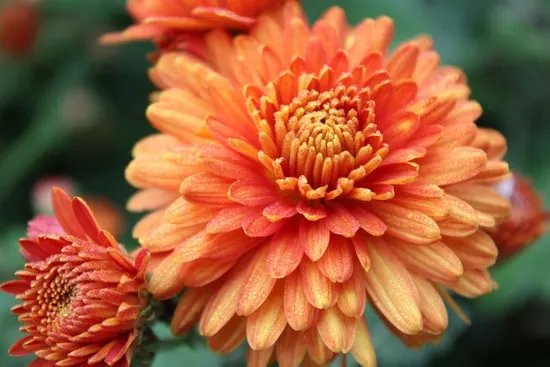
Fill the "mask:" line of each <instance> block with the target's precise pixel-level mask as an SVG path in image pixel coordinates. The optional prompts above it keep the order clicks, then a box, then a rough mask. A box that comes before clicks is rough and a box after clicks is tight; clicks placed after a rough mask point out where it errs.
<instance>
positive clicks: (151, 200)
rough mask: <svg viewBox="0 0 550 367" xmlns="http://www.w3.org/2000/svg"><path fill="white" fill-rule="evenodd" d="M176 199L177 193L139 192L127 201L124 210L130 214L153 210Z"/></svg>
mask: <svg viewBox="0 0 550 367" xmlns="http://www.w3.org/2000/svg"><path fill="white" fill-rule="evenodd" d="M177 197H178V194H177V193H174V192H169V191H164V190H161V189H145V190H140V191H138V192H137V193H135V194H134V195H132V197H131V198H130V200H128V203H127V204H126V208H127V209H128V210H129V211H131V212H141V211H146V210H155V209H158V208H160V207H163V206H165V205H168V204H170V203H171V202H172V201H174V200H176V199H177Z"/></svg>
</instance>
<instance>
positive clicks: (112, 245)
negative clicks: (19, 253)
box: [0, 188, 149, 367]
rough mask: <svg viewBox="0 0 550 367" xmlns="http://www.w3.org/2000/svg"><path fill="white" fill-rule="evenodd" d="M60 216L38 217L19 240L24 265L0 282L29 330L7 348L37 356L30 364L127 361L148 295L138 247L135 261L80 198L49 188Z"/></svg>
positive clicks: (145, 257)
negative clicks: (9, 278)
mask: <svg viewBox="0 0 550 367" xmlns="http://www.w3.org/2000/svg"><path fill="white" fill-rule="evenodd" d="M52 199H53V205H54V210H55V215H56V218H57V221H56V220H55V219H53V218H50V217H44V216H42V217H39V218H37V219H35V220H34V221H32V222H31V223H30V224H29V238H26V239H22V240H20V244H21V247H22V249H23V250H24V254H25V259H26V261H27V263H26V264H25V268H24V269H23V270H21V271H18V272H16V276H17V280H12V281H8V282H6V283H4V284H2V285H0V290H1V291H3V292H7V293H9V294H13V295H15V296H16V297H17V299H18V300H19V301H21V302H22V303H20V304H19V305H17V306H15V307H13V308H12V312H13V313H14V314H16V315H18V316H19V321H20V322H21V323H22V324H23V326H22V327H21V329H20V330H21V331H22V332H24V333H26V334H28V335H27V336H25V337H24V338H22V339H21V340H19V341H18V342H17V343H15V344H14V345H13V346H12V347H11V349H10V351H9V353H10V354H11V355H14V356H22V355H26V354H31V353H34V354H35V355H36V356H37V359H36V360H35V361H34V362H33V363H31V365H32V366H44V367H45V366H51V367H53V366H75V365H78V366H105V365H109V366H117V367H122V366H129V365H130V360H131V357H132V352H133V349H134V345H135V343H136V342H137V340H138V338H139V336H140V333H141V331H142V326H143V321H144V317H145V316H146V313H147V307H148V302H149V297H148V296H147V294H148V293H147V292H146V291H145V283H144V273H145V267H146V266H147V262H148V259H149V255H148V253H147V251H146V250H142V251H141V252H140V253H138V254H137V255H136V258H135V260H133V259H132V258H131V257H130V256H129V255H128V254H127V253H126V251H125V250H124V249H123V248H122V247H121V246H120V245H119V244H118V243H117V242H116V240H115V239H114V238H113V237H112V236H111V234H110V233H109V232H106V231H104V230H101V228H99V226H98V224H97V221H96V220H95V218H94V216H93V214H92V212H91V211H90V209H89V208H88V206H87V205H86V203H85V202H84V201H82V200H81V199H80V198H74V199H72V200H71V199H70V198H69V197H68V196H67V194H65V193H64V192H63V191H61V190H60V189H57V188H56V189H53V190H52Z"/></svg>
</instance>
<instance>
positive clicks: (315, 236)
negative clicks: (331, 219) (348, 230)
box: [298, 219, 330, 261]
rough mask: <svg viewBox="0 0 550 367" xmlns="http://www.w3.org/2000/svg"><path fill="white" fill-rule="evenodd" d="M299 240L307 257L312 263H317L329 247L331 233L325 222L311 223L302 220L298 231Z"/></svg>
mask: <svg viewBox="0 0 550 367" xmlns="http://www.w3.org/2000/svg"><path fill="white" fill-rule="evenodd" d="M298 240H299V242H300V245H301V246H302V248H303V249H304V252H305V254H306V255H307V257H309V258H310V259H311V260H312V261H317V260H319V259H320V258H321V256H323V254H324V253H325V251H326V249H327V247H328V244H329V241H330V231H329V230H328V228H327V226H326V225H325V223H324V222H323V221H317V222H310V221H308V220H306V219H302V220H301V221H300V227H299V230H298Z"/></svg>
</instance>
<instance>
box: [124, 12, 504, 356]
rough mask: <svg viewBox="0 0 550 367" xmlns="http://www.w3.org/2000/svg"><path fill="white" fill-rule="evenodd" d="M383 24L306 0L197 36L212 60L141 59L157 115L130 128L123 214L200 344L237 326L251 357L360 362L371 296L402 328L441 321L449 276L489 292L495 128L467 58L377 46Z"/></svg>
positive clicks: (410, 337) (231, 340) (417, 341)
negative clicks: (458, 64)
mask: <svg viewBox="0 0 550 367" xmlns="http://www.w3.org/2000/svg"><path fill="white" fill-rule="evenodd" d="M392 33H393V24H392V21H391V20H390V19H389V18H387V17H381V18H378V19H375V20H373V19H367V20H365V21H363V22H362V23H360V24H359V25H358V26H357V27H355V28H350V27H348V26H347V24H346V19H345V15H344V13H343V11H342V10H341V9H339V8H332V9H330V10H329V11H328V12H327V13H326V14H325V15H324V16H323V17H322V18H321V20H319V21H318V22H316V23H315V25H313V27H311V28H310V27H309V26H308V24H307V21H306V18H305V16H304V14H303V13H302V10H301V8H300V6H299V4H298V3H296V2H289V3H287V4H286V5H285V7H284V9H283V10H281V11H279V12H276V13H274V14H272V15H267V16H263V17H260V18H259V21H258V25H257V27H255V28H254V29H253V30H252V32H251V34H250V35H241V36H237V37H236V38H235V39H232V37H231V36H230V34H228V33H225V32H223V31H219V30H217V31H213V32H212V33H210V34H208V35H207V37H206V42H207V46H208V50H209V51H210V54H209V61H210V63H211V65H213V66H212V68H210V67H209V66H206V65H204V64H201V63H198V62H195V61H194V59H193V58H192V57H190V56H186V55H185V54H177V53H174V54H166V55H164V56H162V57H161V58H160V59H159V62H158V63H157V64H156V66H155V67H154V68H153V69H152V71H151V75H152V77H153V79H154V81H155V82H156V83H157V85H158V86H159V87H161V88H162V89H164V91H163V92H161V93H159V94H158V95H157V96H156V98H155V102H154V103H153V104H152V105H151V106H150V107H149V109H148V111H147V115H148V117H149V119H150V121H151V123H152V124H153V125H154V126H155V127H156V128H157V129H159V130H160V131H161V133H160V134H157V135H153V136H150V137H148V138H146V139H144V140H142V141H141V142H139V143H138V144H137V145H136V147H135V149H134V152H133V154H134V160H133V161H132V163H131V164H130V165H129V166H128V168H127V171H126V175H127V178H128V180H129V181H130V182H131V183H132V184H133V185H135V186H136V187H139V188H142V189H143V190H142V191H140V192H138V193H137V194H136V196H134V197H133V198H132V199H131V200H130V202H129V208H130V209H132V210H153V212H152V213H151V214H149V215H148V216H147V217H145V218H144V219H143V220H142V221H141V222H140V223H139V224H138V225H137V226H136V227H135V229H134V235H135V236H136V237H137V238H138V239H139V241H140V243H141V245H142V246H143V247H145V248H148V249H149V250H150V251H151V252H153V253H154V254H153V258H154V259H155V263H156V267H154V271H153V275H152V279H151V283H150V287H151V290H152V291H153V292H154V294H155V295H156V296H157V297H159V298H168V297H172V296H175V295H177V294H178V292H180V291H181V290H182V289H184V288H186V290H185V293H184V295H183V296H182V298H181V300H180V302H179V305H178V308H177V309H176V312H175V315H174V319H173V322H172V329H173V331H174V332H175V333H179V332H181V331H183V330H185V329H186V328H187V327H189V325H190V323H192V322H193V321H195V320H196V319H198V320H199V330H200V332H201V333H202V334H203V335H205V336H207V337H208V341H209V345H210V347H211V348H212V349H213V350H215V351H218V352H228V351H230V350H232V349H233V348H235V347H236V346H237V345H238V344H239V343H241V341H243V340H244V339H245V338H246V339H247V340H248V343H249V345H250V347H251V352H250V354H249V363H250V365H264V366H265V365H266V364H267V363H268V361H269V360H270V358H276V359H277V360H278V362H279V364H280V365H281V366H297V365H298V364H299V363H300V362H301V361H302V360H304V361H307V362H304V363H316V364H324V363H326V362H328V361H330V360H331V359H332V358H333V357H334V356H335V355H336V354H337V353H347V352H350V351H351V353H353V355H354V356H355V358H356V359H357V360H358V361H359V362H360V363H361V364H362V365H372V364H373V363H375V362H374V360H375V357H374V351H373V348H372V344H371V341H370V337H369V332H368V328H367V325H366V323H365V320H364V318H363V312H364V309H365V304H366V302H367V300H368V301H369V302H370V303H371V305H372V306H373V307H374V308H375V309H376V310H377V312H378V313H379V314H380V315H381V316H382V317H383V319H384V320H385V321H386V323H387V324H388V326H389V327H390V328H391V329H392V330H393V331H394V332H395V334H396V335H398V336H399V337H401V338H402V339H403V340H404V341H405V342H406V343H407V344H408V345H411V346H419V345H421V344H422V343H424V342H426V341H432V340H435V339H437V337H438V335H440V334H441V333H442V332H443V331H444V330H445V329H446V327H447V321H448V320H447V312H446V308H445V305H444V302H443V299H446V300H447V301H449V302H450V303H452V300H451V299H450V297H449V296H448V294H447V293H446V290H445V289H446V288H450V289H452V290H453V291H455V292H457V293H459V294H462V295H464V296H467V297H477V296H480V295H482V294H485V293H487V292H490V291H491V290H492V288H493V286H494V284H493V282H492V280H491V278H490V275H489V272H488V271H487V268H488V267H489V266H490V265H492V264H493V263H494V262H495V259H496V257H497V248H496V246H495V244H494V242H493V241H492V239H491V237H490V236H489V235H487V233H486V232H485V228H490V227H493V226H495V224H496V222H498V221H501V220H503V219H505V218H506V216H507V214H508V201H507V200H506V199H504V198H502V197H501V196H499V195H498V194H497V192H496V191H495V190H493V189H492V188H491V186H492V185H494V184H495V183H497V182H499V181H500V180H501V179H502V178H503V177H506V175H507V172H508V167H507V164H506V163H504V162H503V161H501V160H500V159H501V157H502V155H503V154H504V151H505V148H506V142H505V140H504V139H503V138H502V137H501V136H500V135H499V134H498V133H496V132H492V131H485V130H481V129H478V128H477V126H476V124H475V123H474V121H475V120H476V118H477V117H478V116H479V115H480V113H481V108H480V106H479V105H478V104H477V103H476V102H473V101H468V99H467V98H468V95H469V89H468V87H467V85H466V82H465V79H464V75H463V74H462V72H461V71H460V70H459V69H457V68H454V67H441V66H439V57H438V55H437V53H436V52H434V51H433V50H432V44H431V41H430V40H429V39H428V38H426V37H422V38H419V39H415V40H412V41H410V42H407V43H405V44H403V45H401V46H399V47H398V48H397V49H396V50H395V51H393V52H389V51H388V45H389V43H390V40H391V38H392Z"/></svg>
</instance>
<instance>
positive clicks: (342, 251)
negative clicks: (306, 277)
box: [317, 235, 355, 283]
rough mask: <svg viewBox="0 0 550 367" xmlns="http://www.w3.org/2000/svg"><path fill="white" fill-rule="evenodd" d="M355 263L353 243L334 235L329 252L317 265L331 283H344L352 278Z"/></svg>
mask: <svg viewBox="0 0 550 367" xmlns="http://www.w3.org/2000/svg"><path fill="white" fill-rule="evenodd" d="M354 261H355V259H354V258H353V252H352V243H351V241H350V240H348V239H346V238H344V237H341V236H338V235H333V236H331V238H330V244H329V246H328V249H327V251H326V252H325V253H324V255H323V257H321V259H319V261H318V262H317V264H318V265H319V270H320V271H321V273H323V275H324V276H325V277H327V278H328V279H329V280H330V281H331V282H333V283H342V282H345V281H346V280H348V279H349V278H350V277H351V274H352V273H353V265H354Z"/></svg>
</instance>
